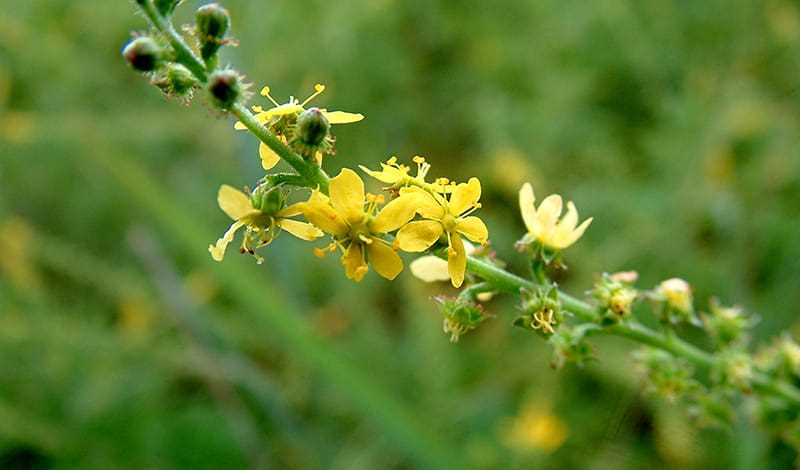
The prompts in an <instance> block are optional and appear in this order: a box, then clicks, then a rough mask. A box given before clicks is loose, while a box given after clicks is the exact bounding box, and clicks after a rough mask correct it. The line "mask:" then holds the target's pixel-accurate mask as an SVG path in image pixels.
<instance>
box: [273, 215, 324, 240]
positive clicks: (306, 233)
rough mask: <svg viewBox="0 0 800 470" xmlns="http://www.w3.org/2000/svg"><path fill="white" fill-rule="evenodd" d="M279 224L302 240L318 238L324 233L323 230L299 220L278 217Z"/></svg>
mask: <svg viewBox="0 0 800 470" xmlns="http://www.w3.org/2000/svg"><path fill="white" fill-rule="evenodd" d="M277 225H278V227H280V228H282V229H284V230H286V231H287V232H289V233H291V234H292V235H294V236H295V237H297V238H299V239H301V240H308V241H311V240H316V239H317V238H319V237H321V236H322V235H324V233H323V232H322V230H320V229H318V228H317V227H314V226H313V225H311V224H309V223H307V222H300V221H299V220H292V219H278V222H277Z"/></svg>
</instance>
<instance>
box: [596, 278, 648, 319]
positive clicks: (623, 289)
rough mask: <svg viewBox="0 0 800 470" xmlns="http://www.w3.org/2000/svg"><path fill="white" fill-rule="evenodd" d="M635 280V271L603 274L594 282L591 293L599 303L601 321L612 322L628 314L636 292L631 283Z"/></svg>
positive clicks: (636, 294)
mask: <svg viewBox="0 0 800 470" xmlns="http://www.w3.org/2000/svg"><path fill="white" fill-rule="evenodd" d="M635 280H636V275H635V273H631V272H626V273H616V274H605V273H604V274H603V277H602V278H601V279H600V281H599V282H598V283H597V284H595V286H594V289H593V290H592V295H593V296H594V298H595V299H597V301H598V302H599V304H600V308H601V309H602V310H603V312H602V315H603V317H602V323H608V324H613V323H617V322H618V321H619V320H622V319H623V318H625V317H627V316H629V315H630V314H631V309H632V306H633V302H634V301H635V300H636V298H637V296H638V293H637V292H636V290H635V289H633V287H631V284H632V283H633V281H635Z"/></svg>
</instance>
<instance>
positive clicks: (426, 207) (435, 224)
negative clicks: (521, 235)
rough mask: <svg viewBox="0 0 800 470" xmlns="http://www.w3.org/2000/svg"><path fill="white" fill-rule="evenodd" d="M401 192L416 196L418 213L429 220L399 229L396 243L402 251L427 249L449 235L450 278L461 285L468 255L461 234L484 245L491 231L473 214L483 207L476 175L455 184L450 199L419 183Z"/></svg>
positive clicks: (411, 223) (456, 284)
mask: <svg viewBox="0 0 800 470" xmlns="http://www.w3.org/2000/svg"><path fill="white" fill-rule="evenodd" d="M400 194H401V195H409V196H413V197H414V199H415V200H416V204H417V212H418V213H419V215H421V216H422V217H423V218H424V219H426V220H419V221H415V222H410V223H409V224H407V225H405V226H404V227H403V228H401V229H400V231H399V232H397V239H396V243H397V245H398V246H399V247H400V249H402V250H403V251H409V252H420V251H425V250H427V249H428V248H430V247H431V246H433V244H434V243H436V242H437V241H438V240H439V238H440V237H442V236H443V235H446V237H447V245H448V250H447V264H448V271H449V273H450V281H451V282H452V284H453V286H454V287H461V284H462V283H463V282H464V272H465V270H466V268H467V254H466V249H465V248H464V243H463V241H462V239H461V237H462V236H464V237H467V238H468V239H470V240H472V241H474V242H475V243H480V244H481V245H483V244H485V243H486V242H487V240H488V238H489V231H488V230H487V229H486V225H485V224H484V223H483V221H482V220H481V219H479V218H478V217H475V216H471V215H469V214H471V213H472V212H473V211H475V210H476V209H478V208H480V207H481V205H480V203H479V202H478V200H479V199H480V197H481V183H480V181H478V179H477V178H470V180H469V182H467V183H461V184H458V185H456V186H455V187H454V188H453V189H452V192H451V194H450V198H449V199H447V198H446V197H445V196H444V195H442V194H438V193H436V192H428V191H426V190H424V189H422V188H420V187H417V186H410V187H407V188H403V189H402V190H401V191H400Z"/></svg>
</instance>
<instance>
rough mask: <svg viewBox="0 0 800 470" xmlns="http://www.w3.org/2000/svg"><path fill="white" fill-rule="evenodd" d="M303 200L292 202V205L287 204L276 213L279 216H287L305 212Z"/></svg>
mask: <svg viewBox="0 0 800 470" xmlns="http://www.w3.org/2000/svg"><path fill="white" fill-rule="evenodd" d="M303 204H305V203H303V202H297V203H295V204H292V205H291V206H286V207H284V208H283V209H281V210H279V211H278V212H276V213H275V215H276V216H277V217H281V218H285V217H294V216H296V215H300V214H302V213H303Z"/></svg>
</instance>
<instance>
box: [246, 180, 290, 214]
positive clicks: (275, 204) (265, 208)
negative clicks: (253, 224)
mask: <svg viewBox="0 0 800 470" xmlns="http://www.w3.org/2000/svg"><path fill="white" fill-rule="evenodd" d="M250 202H251V203H252V204H253V207H255V208H256V209H258V210H260V211H261V212H263V213H265V214H275V213H276V212H278V211H279V210H281V209H283V207H284V206H285V205H286V196H285V194H284V193H283V191H281V190H280V189H279V188H277V187H275V186H269V185H267V184H262V185H260V186H258V187H257V188H256V189H255V190H254V191H253V194H252V195H251V196H250Z"/></svg>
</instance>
